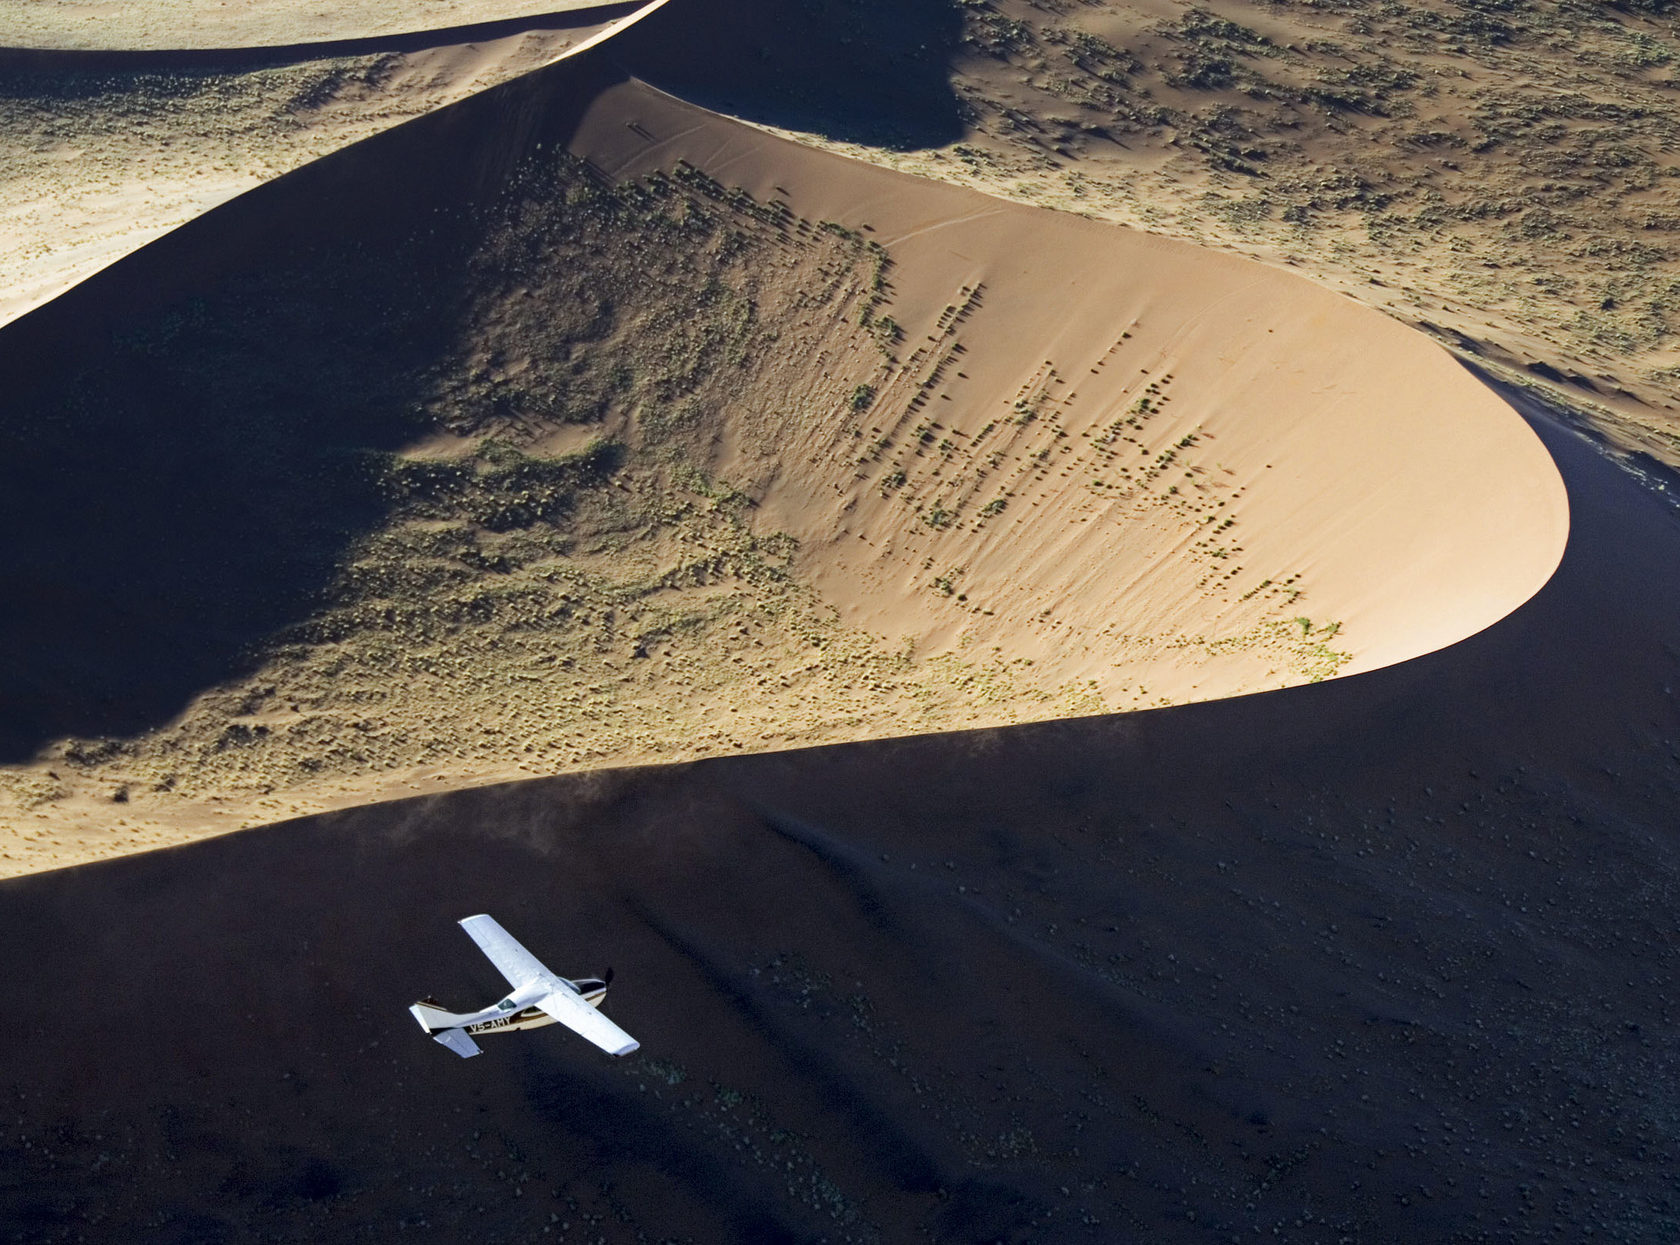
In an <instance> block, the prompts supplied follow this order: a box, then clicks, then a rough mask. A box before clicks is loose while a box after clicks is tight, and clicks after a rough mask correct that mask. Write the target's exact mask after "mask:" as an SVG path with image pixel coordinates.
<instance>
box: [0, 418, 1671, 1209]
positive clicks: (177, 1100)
mask: <svg viewBox="0 0 1680 1245" xmlns="http://www.w3.org/2000/svg"><path fill="white" fill-rule="evenodd" d="M1548 437H1549V439H1550V444H1551V446H1552V448H1553V449H1554V451H1555V452H1556V453H1557V454H1558V456H1559V462H1560V466H1561V467H1562V469H1563V472H1564V475H1565V479H1566V481H1567V484H1568V487H1569V489H1570V495H1571V504H1572V509H1573V520H1574V521H1573V526H1572V529H1571V534H1570V547H1569V550H1568V552H1567V554H1566V555H1565V558H1564V561H1563V564H1562V566H1561V567H1560V569H1559V573H1558V575H1557V576H1556V577H1555V578H1554V579H1553V580H1552V581H1551V582H1550V583H1549V584H1548V585H1547V587H1546V588H1545V589H1543V590H1542V591H1541V593H1540V594H1539V595H1538V596H1536V597H1535V598H1534V599H1533V600H1532V601H1530V602H1529V603H1528V604H1527V605H1526V606H1524V607H1523V608H1521V609H1519V610H1518V611H1516V613H1514V614H1512V615H1511V616H1509V617H1508V618H1506V619H1505V620H1504V621H1503V622H1501V623H1499V624H1497V625H1496V626H1494V627H1493V628H1491V629H1489V630H1487V631H1484V632H1482V633H1481V634H1479V635H1477V636H1475V637H1473V638H1472V639H1470V640H1468V641H1466V642H1465V643H1463V644H1459V645H1454V646H1452V647H1450V648H1448V649H1445V650H1442V651H1440V652H1438V653H1436V654H1434V655H1432V656H1429V657H1425V658H1422V659H1420V660H1417V661H1413V662H1406V663H1402V664H1400V665H1398V666H1393V667H1389V668H1386V669H1384V670H1379V671H1375V672H1372V673H1369V674H1365V675H1361V676H1358V677H1354V678H1347V679H1337V680H1332V681H1330V682H1327V683H1323V684H1319V685H1315V686H1310V687H1302V688H1295V689H1289V690H1285V691H1281V692H1276V693H1272V694H1268V695H1265V696H1258V697H1249V698H1244V699H1240V700H1225V701H1219V702H1214V703H1209V704H1200V705H1191V706H1185V707H1181V708H1174V709H1167V710H1161V711H1155V712H1148V713H1141V714H1127V715H1120V716H1113V717H1106V718H1093V719H1087V720H1084V721H1079V722H1057V723H1049V724H1044V725H1040V726H1030V727H1015V728H1011V729H1009V730H1003V731H990V732H977V733H970V734H965V735H960V736H944V737H923V738H919V739H913V740H899V741H892V742H885V743H873V744H857V745H847V746H844V747H839V748H831V749H823V750H817V751H807V752H790V753H781V754H776V755H765V756H756V757H734V758H724V759H719V760H714V761H707V762H702V763H700V764H698V765H694V766H687V767H663V768H660V769H657V770H645V771H617V772H614V773H598V774H589V775H573V776H569V777H564V778H558V779H551V780H547V781H539V782H526V783H518V784H513V785H511V786H507V787H503V788H497V789H492V790H484V791H474V792H458V793H455V794H452V795H448V796H440V797H432V798H429V799H424V800H416V801H406V802H400V803H394V804H383V805H376V806H372V807H369V808H364V809H360V810H356V811H354V812H350V813H345V814H339V815H334V816H330V817H326V818H322V819H319V820H316V821H312V822H305V823H298V824H287V825H282V826H274V827H269V828H266V829H261V830H254V831H251V832H249V833H247V834H241V835H230V836H225V837H223V838H220V839H217V840H214V841H211V842H205V843H199V844H194V845H191V846H188V847H184V848H180V849H177V850H174V851H168V852H157V853H151V854H148V855H145V856H140V857H135V858H131V859H127V860H121V861H115V862H111V863H109V864H103V865H96V866H92V867H89V868H84V869H75V870H64V871H60V872H56V873H50V874H43V875H40V876H36V877H30V878H19V879H13V880H10V881H8V882H5V883H0V947H3V948H4V949H5V950H4V951H3V952H0V957H3V961H4V965H5V972H6V976H7V980H8V981H9V982H11V983H12V985H13V988H14V989H15V990H16V992H17V993H18V994H19V996H20V997H23V998H28V999H30V1000H33V1001H34V1006H35V1008H36V1011H35V1012H33V1013H25V1014H21V1015H20V1017H19V1019H18V1021H17V1024H16V1025H15V1027H14V1034H13V1046H12V1051H11V1053H10V1056H9V1057H8V1059H7V1061H6V1064H5V1072H4V1074H0V1086H3V1087H4V1089H5V1092H6V1094H7V1104H8V1109H7V1115H6V1120H5V1124H4V1128H3V1129H0V1155H3V1158H4V1161H3V1162H0V1173H4V1175H3V1176H0V1179H3V1180H4V1181H6V1182H7V1183H6V1184H5V1186H4V1196H3V1197H0V1206H4V1208H5V1209H4V1210H3V1211H0V1224H3V1225H4V1226H5V1228H6V1229H8V1230H9V1234H10V1235H12V1236H16V1237H19V1238H20V1239H42V1238H46V1239H51V1238H52V1237H54V1236H74V1235H75V1234H77V1233H78V1232H85V1233H87V1234H89V1235H94V1234H102V1235H106V1236H123V1237H126V1236H132V1235H136V1234H139V1233H140V1232H141V1231H144V1232H146V1233H148V1234H153V1235H156V1234H164V1235H172V1236H174V1237H175V1238H176V1239H199V1240H203V1239H218V1238H237V1237H239V1236H241V1235H258V1234H260V1235H262V1236H263V1237H264V1238H266V1239H279V1240H334V1241H336V1240H351V1239H365V1235H366V1233H367V1230H368V1228H369V1226H372V1227H373V1229H374V1231H375V1233H376V1234H377V1233H384V1234H387V1235H390V1234H395V1233H397V1232H400V1231H424V1232H430V1233H431V1234H434V1235H442V1236H450V1237H454V1236H461V1235H468V1234H470V1235H472V1236H473V1237H474V1238H475V1239H482V1240H507V1241H511V1240H517V1239H532V1238H537V1237H552V1238H554V1239H561V1240H597V1241H598V1240H603V1239H604V1240H608V1241H617V1240H626V1241H628V1240H633V1239H639V1238H643V1237H645V1238H648V1239H665V1238H669V1237H673V1236H676V1237H684V1238H688V1239H694V1240H720V1241H723V1240H741V1239H747V1238H756V1239H817V1238H826V1239H830V1240H859V1241H863V1240H902V1239H909V1238H913V1237H918V1236H925V1237H928V1238H930V1239H936V1240H952V1241H967V1240H998V1239H1004V1240H1023V1241H1026V1240H1031V1241H1057V1242H1061V1241H1092V1240H1104V1241H1106V1240H1114V1239H1136V1240H1151V1241H1186V1242H1227V1241H1229V1240H1230V1239H1231V1237H1233V1236H1236V1237H1237V1238H1238V1239H1239V1240H1247V1239H1250V1238H1252V1237H1256V1236H1260V1237H1274V1238H1276V1239H1283V1240H1290V1241H1300V1242H1321V1241H1322V1242H1339V1241H1345V1240H1348V1239H1353V1240H1382V1241H1391V1240H1454V1239H1459V1240H1489V1241H1511V1242H1518V1241H1522V1242H1527V1241H1545V1240H1583V1239H1588V1237H1589V1236H1590V1237H1591V1238H1592V1239H1603V1240H1613V1241H1623V1242H1641V1243H1649V1242H1658V1241H1664V1240H1670V1239H1673V1237H1674V1236H1675V1233H1676V1230H1677V1228H1680V1206H1677V1205H1676V1203H1675V1200H1674V1191H1673V1182H1672V1178H1671V1177H1672V1170H1673V1155H1674V1153H1675V1146H1676V1143H1677V1138H1680V1102H1677V1101H1676V1097H1675V1094H1674V1092H1673V1090H1672V1086H1673V1085H1674V1084H1675V1071H1676V1069H1675V1066H1674V1063H1675V1056H1674V1052H1675V1050H1676V1040H1675V1039H1676V1036H1677V1034H1676V1026H1677V1024H1680V999H1677V998H1676V994H1675V989H1674V980H1675V958H1676V952H1675V948H1676V946H1677V945H1680V941H1677V938H1676V935H1677V933H1680V931H1677V930H1676V929H1675V912H1676V911H1677V909H1676V896H1677V894H1680V852H1677V846H1680V845H1677V843H1676V840H1675V833H1674V824H1673V810H1674V808H1675V804H1676V800H1677V799H1680V702H1677V700H1676V691H1677V689H1680V665H1677V661H1680V658H1677V655H1680V634H1677V633H1676V620H1677V619H1680V598H1677V585H1680V577H1677V576H1675V575H1674V574H1673V569H1674V566H1675V563H1676V560H1677V559H1680V516H1677V514H1676V511H1675V507H1674V501H1673V498H1672V497H1669V498H1666V499H1665V498H1663V497H1662V496H1661V495H1659V494H1656V493H1653V492H1649V491H1647V490H1646V489H1645V488H1644V487H1643V486H1642V485H1641V484H1640V483H1639V482H1638V481H1637V480H1635V479H1634V478H1633V477H1631V476H1629V475H1628V474H1626V473H1625V472H1623V471H1621V470H1620V469H1619V468H1617V467H1616V466H1614V465H1613V464H1612V463H1611V462H1609V461H1608V460H1606V459H1604V458H1602V457H1600V456H1599V455H1597V454H1596V453H1595V452H1594V451H1593V450H1592V449H1591V448H1590V447H1589V446H1587V445H1586V444H1585V443H1583V442H1581V441H1579V440H1578V439H1576V438H1573V437H1571V436H1569V435H1567V434H1562V433H1555V432H1549V433H1548ZM1612 632H1613V636H1612ZM486 910H488V911H490V912H493V913H495V914H497V915H498V916H499V917H500V919H501V920H502V921H503V922H504V923H505V924H507V925H508V926H509V927H510V928H511V929H512V930H514V931H515V932H516V933H517V935H518V936H519V937H520V938H522V939H524V940H525V941H527V942H528V943H529V945H530V946H532V947H533V948H536V949H540V953H541V954H543V955H544V956H545V958H547V959H548V960H549V962H550V963H552V964H553V965H554V966H555V967H556V968H559V969H560V970H561V971H571V972H577V973H583V972H594V971H599V969H600V968H602V967H603V966H605V965H607V964H611V965H613V966H614V967H615V968H616V969H617V972H618V977H617V980H616V982H615V984H614V986H613V992H612V996H611V998H610V999H609V1002H608V1006H609V1008H610V1009H611V1012H612V1015H613V1016H614V1018H615V1019H616V1020H617V1021H618V1022H619V1023H621V1024H622V1025H624V1026H625V1027H626V1028H627V1029H628V1030H629V1031H630V1032H631V1033H632V1034H634V1035H635V1036H636V1037H638V1038H639V1039H640V1040H641V1042H642V1049H641V1050H640V1051H639V1052H638V1053H637V1054H636V1055H635V1056H633V1057H631V1058H629V1059H626V1060H622V1061H610V1060H608V1059H606V1058H605V1057H604V1056H601V1055H600V1054H599V1053H598V1052H596V1051H594V1050H593V1049H592V1048H590V1047H588V1046H587V1045H585V1044H584V1043H583V1042H582V1041H580V1040H577V1039H573V1038H569V1037H568V1035H566V1034H564V1033H562V1032H558V1031H556V1030H553V1029H548V1030H542V1031H539V1032H536V1033H530V1034H523V1035H518V1036H515V1037H507V1038H503V1039H499V1040H497V1039H487V1040H486V1042H485V1053H484V1055H483V1056H482V1057H480V1058H478V1059H474V1060H471V1061H468V1062H462V1061H460V1060H457V1059H456V1058H455V1057H453V1056H452V1055H450V1054H448V1053H447V1052H445V1051H443V1050H441V1049H439V1048H438V1047H436V1046H435V1045H433V1044H432V1043H430V1042H427V1041H426V1040H425V1038H424V1036H423V1035H422V1034H421V1033H420V1032H419V1031H418V1029H416V1028H415V1027H414V1025H413V1023H412V1021H411V1019H410V1018H409V1016H408V1015H407V1013H406V1011H405V1008H406V1005H407V1004H408V1003H409V1002H410V1001H412V1000H413V999H414V998H415V997H417V996H421V995H425V994H427V993H435V994H436V995H437V996H438V997H440V998H443V999H445V1000H446V1001H449V1002H452V1003H458V1004H459V1005H461V1006H471V1005H472V1004H474V1003H476V1002H477V1001H479V1000H481V999H488V998H491V997H494V996H495V995H496V993H497V992H498V991H499V990H500V988H501V987H500V983H499V982H498V981H497V979H496V977H495V974H494V972H493V970H492V969H491V968H490V967H489V966H488V964H486V963H485V961H484V960H483V959H482V957H480V956H479V955H478V954H477V952H476V951H475V950H474V948H473V947H472V946H471V944H470V943H469V942H468V941H467V940H466V938H465V937H464V936H463V935H462V934H461V933H460V931H459V930H458V929H456V928H455V926H454V924H453V919H454V918H456V917H459V916H464V915H467V914H469V913H472V912H478V911H486ZM90 998H92V999H98V1000H99V1001H100V1004H101V1005H100V1006H98V1007H89V1005H88V1000H89V999H90ZM212 1002H213V1003H214V1005H213V1006H212V1005H211V1003H212ZM66 1016H74V1017H75V1018H76V1023H75V1024H73V1025H71V1024H65V1023H63V1018H64V1017H66ZM137 1018H142V1019H141V1020H139V1021H137Z"/></svg>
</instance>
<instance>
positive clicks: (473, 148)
mask: <svg viewBox="0 0 1680 1245" xmlns="http://www.w3.org/2000/svg"><path fill="white" fill-rule="evenodd" d="M559 68H561V69H564V68H565V67H564V66H561V67H559ZM583 77H585V76H584V75H571V76H566V77H561V76H556V75H552V74H550V75H533V76H531V77H530V78H528V79H523V80H520V81H519V82H515V83H510V84H508V86H507V87H506V88H499V89H497V90H493V91H490V92H486V93H485V94H483V95H481V96H478V97H475V98H473V99H471V100H468V101H466V102H465V104H463V105H461V106H459V107H457V108H454V109H449V110H445V111H443V112H440V113H435V114H432V115H431V116H428V117H425V118H422V119H421V120H420V121H419V122H416V123H413V124H410V125H407V126H403V127H400V128H398V129H396V130H392V131H389V132H387V133H386V134H383V135H380V136H377V137H376V138H374V139H372V140H370V141H368V142H366V143H363V144H360V145H358V146H356V147H353V148H350V149H347V150H345V151H342V152H339V153H336V154H335V155H333V156H329V157H327V158H325V159H323V160H321V161H317V162H315V163H314V164H311V165H309V166H306V167H305V168H303V169H300V170H298V171H297V172H295V173H293V174H290V175H288V176H286V177H283V178H280V179H278V180H277V181H275V182H272V183H269V184H268V185H266V186H264V187H261V188H260V189H258V190H257V191H255V192H253V193H251V194H249V195H246V196H243V197H242V198H240V199H237V200H235V201H233V202H232V203H229V204H227V205H224V206H223V207H222V208H220V209H217V210H216V211H213V212H211V213H209V214H207V215H206V216H204V217H201V218H199V219H198V220H196V221H194V222H192V223H191V224H189V225H188V226H186V227H183V228H182V229H180V230H177V231H176V232H174V233H173V234H170V235H168V236H167V237H165V238H163V239H161V240H160V241H159V242H157V243H154V244H153V245H151V246H149V247H146V248H143V249H142V250H140V251H138V252H136V253H134V254H133V255H130V256H129V257H127V258H126V259H124V260H123V261H121V262H119V263H118V264H116V265H113V266H112V267H111V268H109V269H106V270H105V271H104V272H102V273H100V274H98V275H97V276H96V277H94V278H92V279H91V280H89V281H87V282H84V283H83V284H82V285H80V286H78V287H77V288H75V289H74V290H72V291H70V292H68V293H67V294H66V295H64V296H63V297H61V298H60V299H58V300H55V301H54V302H53V303H50V304H48V305H47V306H45V307H42V308H39V309H37V310H36V311H35V312H33V313H31V314H30V315H27V316H25V317H22V318H21V319H19V320H18V321H16V322H14V323H13V324H11V325H9V326H7V327H6V329H5V330H4V331H3V332H0V393H4V394H5V395H6V396H5V399H4V404H3V407H0V543H3V547H4V549H5V550H6V570H7V584H6V588H7V604H6V609H5V610H4V611H0V705H4V707H5V712H4V713H3V714H0V761H5V762H15V761H19V760H23V759H26V758H28V757H30V756H32V755H35V754H36V753H37V752H38V751H39V749H40V748H41V747H42V746H43V745H45V744H46V743H48V742H49V741H51V740H53V739H57V738H63V737H77V738H81V739H92V738H101V737H111V736H121V735H128V734H132V733H135V732H138V731H140V730H144V729H148V728H151V727H155V726H157V725H159V724H161V723H162V722H164V721H167V720H168V719H169V718H170V717H172V716H174V715H175V714H177V713H179V712H180V711H181V710H182V709H183V708H184V707H185V705H186V704H187V703H188V702H189V700H190V699H191V697H192V696H193V695H195V694H197V693H199V692H201V691H203V690H204V689H206V688H208V687H211V686H213V685H215V684H217V683H218V682H221V681H225V680H228V679H230V678H233V677H236V676H237V675H239V674H241V673H243V672H246V671H248V670H249V669H251V668H252V666H253V662H254V661H255V659H256V657H257V655H258V654H257V648H258V646H259V645H262V644H266V643H269V642H271V641H272V639H273V637H274V636H275V635H276V633H277V632H278V631H279V630H280V629H281V628H283V627H285V626H287V625H288V624H292V623H295V622H298V621H300V620H302V619H304V618H306V617H309V616H310V614H311V612H312V609H313V605H314V604H315V603H316V602H317V601H318V600H319V598H320V594H321V593H322V591H323V590H324V589H325V588H326V587H327V586H328V585H329V583H330V582H331V580H332V577H333V576H334V574H335V573H336V570H337V568H338V567H339V566H340V564H341V561H342V559H343V557H344V554H345V551H346V548H347V547H348V546H349V545H350V543H351V542H353V541H354V540H355V539H356V538H357V536H358V535H359V534H362V533H364V532H366V531H368V530H370V529H371V528H372V527H374V526H375V525H377V524H379V523H380V522H381V521H382V520H383V519H384V517H385V516H386V515H387V514H388V513H389V511H390V502H389V497H388V495H387V492H386V491H385V488H386V486H385V485H384V484H383V483H382V481H381V475H380V470H379V467H380V463H381V461H383V460H382V459H381V457H380V456H381V455H388V454H389V453H390V452H391V451H394V450H396V449H398V448H400V447H401V446H403V445H405V444H409V443H411V442H412V441H413V440H414V438H415V437H416V436H418V435H423V434H425V433H426V432H428V431H429V430H431V429H432V427H433V425H434V422H435V419H434V416H433V415H432V414H431V413H429V412H428V410H427V405H426V399H427V396H428V393H429V392H430V391H431V389H432V387H434V386H435V384H436V381H437V376H438V369H439V367H440V366H442V365H443V364H444V362H445V361H447V360H449V359H450V358H451V357H452V355H453V353H458V348H459V346H460V342H461V339H462V333H463V325H464V324H465V323H466V321H467V319H468V318H469V317H470V315H471V311H472V301H473V295H474V291H473V289H472V288H470V280H471V274H470V272H469V269H470V267H471V265H470V260H471V257H472V256H473V255H474V253H475V250H476V249H477V248H478V247H479V246H480V245H481V243H482V239H483V237H484V232H485V228H486V221H487V220H489V219H491V218H492V217H494V215H495V214H496V213H497V212H499V211H505V210H506V207H507V205H508V204H509V203H510V202H516V201H518V199H519V197H520V194H521V193H522V192H521V191H519V189H518V182H519V179H520V178H521V177H522V176H525V175H526V170H527V169H528V165H529V160H530V158H531V153H532V152H533V151H536V150H537V149H539V148H540V146H541V144H542V142H543V140H544V139H545V138H546V139H553V138H555V137H559V138H560V139H562V140H563V139H564V137H565V136H566V135H567V134H568V133H569V127H570V126H571V125H572V124H573V123H574V120H575V112H574V109H575V107H577V106H579V101H580V100H583V99H587V98H588V91H587V90H586V89H580V88H579V86H578V85H577V84H578V82H579V81H580V79H582V78H583ZM309 638H310V639H311V640H312V641H319V640H320V639H321V637H318V636H317V637H309ZM94 746H97V745H94Z"/></svg>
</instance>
